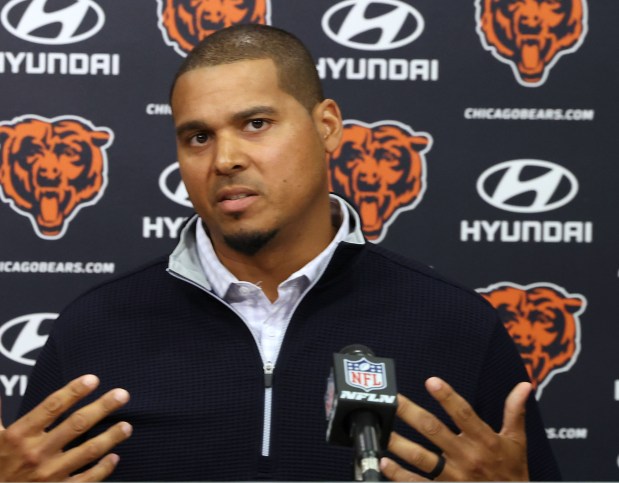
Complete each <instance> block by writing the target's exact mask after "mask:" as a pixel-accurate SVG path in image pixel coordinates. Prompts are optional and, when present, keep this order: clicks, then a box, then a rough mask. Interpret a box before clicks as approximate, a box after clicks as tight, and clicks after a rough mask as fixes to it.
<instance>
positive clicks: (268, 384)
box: [261, 361, 275, 457]
mask: <svg viewBox="0 0 619 483" xmlns="http://www.w3.org/2000/svg"><path fill="white" fill-rule="evenodd" d="M262 368H263V371H264V419H263V424H262V451H261V454H262V456H265V457H267V456H269V454H270V449H271V412H272V407H271V406H272V403H273V371H274V370H275V364H273V363H272V362H271V361H267V362H265V363H264V366H263V367H262Z"/></svg>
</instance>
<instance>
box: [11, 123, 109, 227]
mask: <svg viewBox="0 0 619 483" xmlns="http://www.w3.org/2000/svg"><path fill="white" fill-rule="evenodd" d="M112 139H113V133H112V131H110V130H109V129H107V128H101V127H94V126H93V125H92V124H91V123H90V121H87V120H85V119H82V118H79V117H74V116H61V117H56V118H54V119H45V118H42V117H38V116H34V115H30V116H24V117H21V118H16V119H13V120H12V121H5V122H0V145H1V148H0V156H1V158H0V199H2V201H4V202H5V203H8V204H9V205H10V206H11V208H13V209H14V210H15V211H17V212H18V213H20V214H22V215H25V216H28V217H29V218H30V220H31V221H32V225H33V227H34V230H35V232H36V233H37V235H38V236H40V237H41V238H45V239H57V238H61V237H62V236H63V235H64V234H65V232H66V229H67V226H68V223H69V221H70V220H72V219H73V217H74V216H75V215H76V214H77V212H78V210H79V209H80V208H82V207H83V206H86V205H92V204H95V203H96V202H97V201H98V200H99V198H100V197H101V196H102V195H103V191H104V189H105V186H106V185H107V156H106V153H105V150H104V148H106V147H108V146H109V145H110V144H111V143H112Z"/></svg>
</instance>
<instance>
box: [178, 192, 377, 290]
mask: <svg viewBox="0 0 619 483" xmlns="http://www.w3.org/2000/svg"><path fill="white" fill-rule="evenodd" d="M330 196H331V197H332V198H338V199H340V200H342V201H343V204H344V206H346V208H347V210H348V215H349V223H350V224H351V229H350V232H349V233H348V235H347V236H346V237H345V238H344V240H343V241H342V242H341V244H342V243H346V244H352V245H358V246H363V245H364V244H365V243H366V241H365V237H364V236H363V232H362V231H361V220H360V218H359V215H358V214H357V212H356V211H355V210H354V208H353V207H352V206H351V205H350V203H348V202H347V201H346V200H344V199H343V198H341V197H339V196H337V195H334V194H331V195H330ZM199 221H200V217H199V216H198V215H197V214H196V215H193V216H192V217H191V218H190V219H189V220H188V222H187V223H185V226H184V227H183V229H182V231H181V234H180V239H179V242H178V244H177V245H176V248H175V249H174V251H173V252H172V253H171V254H170V257H169V259H168V272H171V273H172V274H174V275H177V276H180V277H181V278H183V279H185V280H187V281H188V282H190V283H193V284H194V285H198V286H199V287H201V288H204V289H206V290H208V291H211V290H212V286H211V284H210V283H209V281H208V280H207V277H206V276H205V274H204V270H203V269H202V266H201V262H200V256H199V254H198V242H197V240H196V223H199Z"/></svg>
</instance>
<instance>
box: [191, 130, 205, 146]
mask: <svg viewBox="0 0 619 483" xmlns="http://www.w3.org/2000/svg"><path fill="white" fill-rule="evenodd" d="M208 140H209V135H208V134H206V133H204V132H200V133H198V134H194V135H193V136H191V137H190V138H189V145H190V146H204V145H205V144H206V143H207V142H208Z"/></svg>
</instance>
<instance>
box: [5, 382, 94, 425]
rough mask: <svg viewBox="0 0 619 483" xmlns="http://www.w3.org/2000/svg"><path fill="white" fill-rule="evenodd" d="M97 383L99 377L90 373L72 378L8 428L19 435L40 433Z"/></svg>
mask: <svg viewBox="0 0 619 483" xmlns="http://www.w3.org/2000/svg"><path fill="white" fill-rule="evenodd" d="M98 385H99V378H98V377H96V376H94V375H92V374H88V375H85V376H81V377H78V378H77V379H74V380H73V381H71V382H70V383H69V384H67V385H66V386H64V387H63V388H62V389H59V390H58V391H56V392H54V393H52V394H50V395H49V396H48V397H46V398H45V399H44V400H43V402H41V403H40V404H39V405H38V406H37V407H35V408H34V409H33V410H32V411H30V412H29V413H27V414H26V415H24V416H23V417H22V418H20V419H18V420H17V421H15V423H13V424H12V425H11V428H10V430H11V431H12V432H13V433H14V434H16V435H18V436H20V437H28V436H36V435H38V434H40V433H42V432H43V431H45V429H46V428H47V427H48V426H50V425H51V424H52V423H53V422H54V421H56V420H57V419H58V418H59V417H60V416H61V415H62V414H63V413H64V412H65V411H67V410H68V409H69V408H71V406H73V405H74V404H75V403H77V402H78V401H80V400H81V399H83V398H84V397H86V396H87V395H89V394H90V393H92V391H94V390H95V389H96V388H97V386H98Z"/></svg>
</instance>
